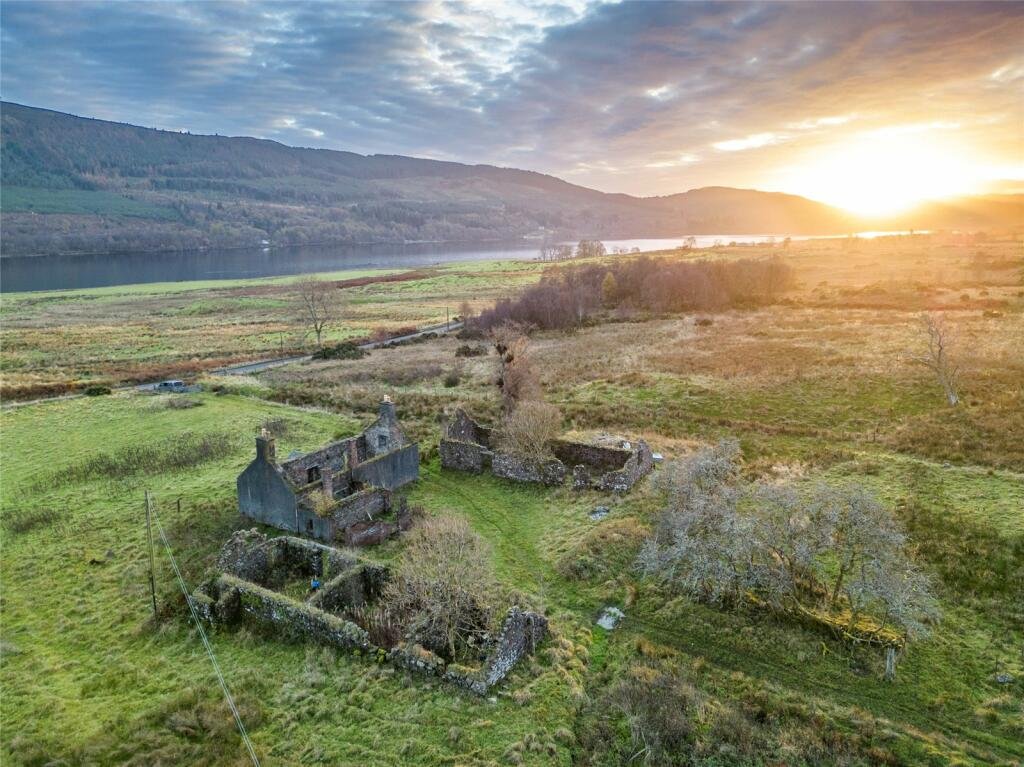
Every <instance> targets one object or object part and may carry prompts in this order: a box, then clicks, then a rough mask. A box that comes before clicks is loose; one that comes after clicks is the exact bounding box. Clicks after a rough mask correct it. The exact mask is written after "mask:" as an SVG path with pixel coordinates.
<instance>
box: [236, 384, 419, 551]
mask: <svg viewBox="0 0 1024 767" xmlns="http://www.w3.org/2000/svg"><path fill="white" fill-rule="evenodd" d="M418 478H419V447H418V445H417V444H416V443H414V442H410V441H409V439H408V438H407V437H406V436H405V432H403V431H402V427H401V426H400V425H399V423H398V417H397V415H396V413H395V405H394V403H392V402H391V400H390V399H388V398H387V397H385V399H384V401H383V402H382V403H381V405H380V416H379V417H378V418H377V420H376V421H374V423H372V424H371V425H370V426H369V427H367V428H366V429H365V430H364V431H363V432H362V433H361V434H358V435H356V436H353V437H346V438H345V439H341V440H338V441H336V442H331V443H330V444H328V445H325V446H324V447H322V448H320V449H319V450H315V451H313V452H311V453H306V454H304V455H300V456H297V457H295V458H290V459H288V460H287V461H283V462H281V463H278V460H277V454H276V447H275V444H274V438H273V437H272V436H270V435H269V434H267V433H265V432H264V433H261V434H260V435H259V436H258V437H256V457H255V458H254V459H253V461H252V462H251V463H250V464H249V465H248V466H247V467H246V468H245V470H244V471H243V472H242V473H241V474H239V475H238V480H237V486H238V508H239V511H240V512H241V513H242V516H244V517H247V518H249V519H251V520H253V521H254V522H259V523H261V524H264V525H270V526H272V527H276V528H278V529H280V530H287V531H288V532H292V533H296V534H299V535H304V536H307V537H310V538H319V539H320V540H322V541H328V542H330V541H334V540H343V539H344V536H345V531H346V530H347V529H348V528H350V527H352V526H353V525H356V524H358V523H362V522H367V521H370V520H373V519H375V518H376V517H378V516H380V515H382V514H384V513H386V512H388V511H389V510H390V509H391V506H392V491H394V490H397V489H398V488H400V487H402V486H403V485H406V484H408V483H410V482H413V481H414V480H416V479H418Z"/></svg>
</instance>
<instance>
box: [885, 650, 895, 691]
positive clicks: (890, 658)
mask: <svg viewBox="0 0 1024 767" xmlns="http://www.w3.org/2000/svg"><path fill="white" fill-rule="evenodd" d="M895 678H896V648H895V647H893V646H892V645H889V646H888V647H886V648H885V681H887V682H891V681H893V680H894V679H895Z"/></svg>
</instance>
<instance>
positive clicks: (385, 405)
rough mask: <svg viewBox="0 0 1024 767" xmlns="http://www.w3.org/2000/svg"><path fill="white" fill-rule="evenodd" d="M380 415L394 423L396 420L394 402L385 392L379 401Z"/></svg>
mask: <svg viewBox="0 0 1024 767" xmlns="http://www.w3.org/2000/svg"><path fill="white" fill-rule="evenodd" d="M380 417H381V418H383V419H384V420H386V421H388V422H389V423H394V422H395V421H397V420H398V416H397V415H396V414H395V403H394V402H392V401H391V397H389V396H388V395H387V394H385V395H384V399H383V400H381V403H380Z"/></svg>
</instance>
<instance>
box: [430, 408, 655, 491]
mask: <svg viewBox="0 0 1024 767" xmlns="http://www.w3.org/2000/svg"><path fill="white" fill-rule="evenodd" d="M619 442H620V446H618V447H606V446H603V445H591V444H587V443H585V442H573V441H571V440H566V439H555V440H552V441H551V442H550V443H549V444H548V447H549V448H550V450H551V453H552V455H553V456H554V457H553V458H551V459H548V460H546V461H539V462H538V461H532V460H529V459H527V458H523V457H522V456H518V455H512V454H510V453H503V452H501V451H499V450H497V448H496V444H495V433H494V430H493V429H490V428H488V427H486V426H482V425H480V424H479V423H477V422H476V421H474V420H473V419H472V418H471V417H470V416H469V415H468V414H467V413H466V412H465V411H464V410H462V409H459V410H458V411H456V413H455V417H454V418H452V419H451V420H450V421H449V422H448V423H447V425H446V426H445V429H444V436H443V437H442V438H441V442H440V444H439V445H438V450H439V453H440V455H441V466H442V467H444V468H446V469H454V470H456V471H466V472H471V473H475V474H479V473H481V472H484V471H488V470H489V471H490V472H491V473H492V474H493V475H494V476H496V477H502V478H503V479H509V480H512V481H514V482H534V483H539V484H543V485H547V486H549V487H557V486H559V485H562V484H564V483H565V481H566V479H567V478H568V477H571V478H572V486H573V488H574V489H576V490H587V489H593V490H600V491H602V492H611V493H619V494H622V493H627V492H629V491H630V490H631V489H632V488H633V486H634V485H635V484H636V483H637V482H639V481H640V480H641V479H642V478H643V477H645V476H646V475H647V474H649V473H650V472H651V470H652V469H653V468H654V454H653V453H652V452H651V449H650V447H648V445H647V443H646V442H644V441H643V440H637V441H636V442H627V441H625V440H620V441H619Z"/></svg>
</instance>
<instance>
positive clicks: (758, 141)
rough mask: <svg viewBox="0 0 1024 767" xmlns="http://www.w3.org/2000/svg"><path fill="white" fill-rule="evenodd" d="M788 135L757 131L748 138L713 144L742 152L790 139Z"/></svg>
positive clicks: (715, 146) (719, 147) (721, 149)
mask: <svg viewBox="0 0 1024 767" xmlns="http://www.w3.org/2000/svg"><path fill="white" fill-rule="evenodd" d="M788 138H789V137H788V136H785V135H780V134H778V133H755V134H753V135H750V136H747V137H746V138H735V139H730V140H728V141H716V142H715V143H714V144H712V145H711V146H713V147H714V148H715V149H718V150H719V151H722V152H742V151H744V150H745V149H758V148H759V147H763V146H770V145H772V144H778V143H779V142H780V141H786V140H788Z"/></svg>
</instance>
